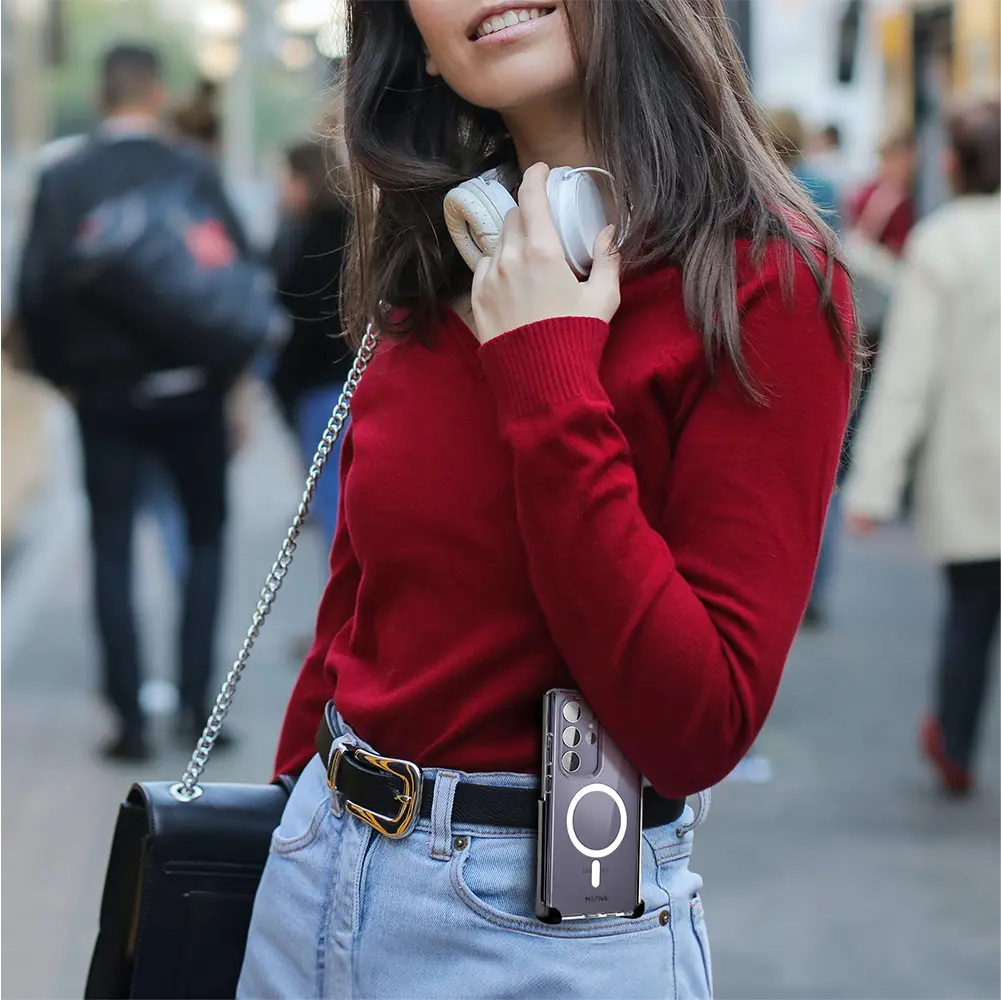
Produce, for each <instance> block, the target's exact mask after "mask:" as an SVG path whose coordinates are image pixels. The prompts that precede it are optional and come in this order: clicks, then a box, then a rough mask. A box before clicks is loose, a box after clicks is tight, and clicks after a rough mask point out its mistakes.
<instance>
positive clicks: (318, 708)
mask: <svg viewBox="0 0 1001 1000" xmlns="http://www.w3.org/2000/svg"><path fill="white" fill-rule="evenodd" d="M351 457H352V435H351V426H350V425H349V426H348V429H347V433H346V436H345V438H344V446H343V448H342V450H341V468H340V478H341V490H340V499H339V510H338V515H337V531H336V533H335V534H334V544H333V547H332V548H331V550H330V580H329V581H328V583H327V587H326V590H325V591H324V592H323V598H322V599H321V601H320V610H319V612H318V613H317V617H316V633H315V638H314V639H313V645H312V648H311V649H310V651H309V653H308V654H307V656H306V659H305V662H304V663H303V665H302V669H301V670H300V671H299V677H298V679H297V680H296V682H295V686H294V687H293V689H292V696H291V698H290V699H289V703H288V707H287V708H286V709H285V720H284V722H283V723H282V730H281V735H280V737H279V739H278V751H277V753H276V755H275V776H276V777H277V776H278V775H280V774H291V775H297V774H299V773H300V772H301V771H302V769H303V768H304V767H305V766H306V765H307V764H308V763H309V761H310V759H311V758H312V756H313V754H314V753H316V744H315V739H316V729H317V727H318V726H319V724H320V719H321V718H322V716H323V709H324V707H325V706H326V704H327V702H328V701H329V700H330V698H331V697H332V696H333V691H332V689H331V682H330V678H329V677H328V675H327V671H326V659H327V651H328V650H329V649H330V645H331V643H332V642H333V641H334V637H335V636H336V635H337V633H338V632H339V631H340V630H341V629H342V628H343V627H344V626H345V625H346V624H347V623H348V622H349V621H350V620H351V618H352V617H353V616H354V611H355V600H356V597H357V593H358V584H359V582H360V580H361V568H360V567H359V565H358V560H357V559H356V558H355V553H354V548H353V547H352V545H351V535H350V533H349V531H348V527H347V522H346V520H345V517H344V495H345V489H344V485H345V480H346V478H347V474H348V470H349V469H350V467H351Z"/></svg>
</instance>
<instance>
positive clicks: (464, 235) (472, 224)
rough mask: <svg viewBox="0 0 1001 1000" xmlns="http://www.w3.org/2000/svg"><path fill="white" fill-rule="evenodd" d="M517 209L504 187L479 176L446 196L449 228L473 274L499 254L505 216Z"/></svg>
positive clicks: (446, 223)
mask: <svg viewBox="0 0 1001 1000" xmlns="http://www.w3.org/2000/svg"><path fill="white" fill-rule="evenodd" d="M516 207H517V203H516V202H515V200H514V198H512V197H511V194H510V193H509V192H508V190H507V188H505V187H504V185H503V184H500V183H498V182H497V181H483V180H482V179H481V178H479V177H474V178H473V179H472V180H468V181H463V182H462V183H461V184H460V185H459V186H458V187H455V188H453V189H452V190H451V191H449V192H448V194H447V195H445V202H444V205H443V208H444V215H445V225H446V226H447V227H448V232H449V235H450V236H451V237H452V242H453V243H455V246H456V249H457V250H458V251H459V253H460V254H461V255H462V259H463V260H464V261H465V262H466V264H467V265H468V266H469V269H470V270H471V271H475V270H476V265H477V264H479V262H480V261H481V260H482V259H483V258H484V257H490V256H492V255H493V253H494V251H496V249H497V246H498V244H499V243H500V235H501V229H502V228H503V226H504V216H505V215H507V213H508V212H509V211H511V209H512V208H516Z"/></svg>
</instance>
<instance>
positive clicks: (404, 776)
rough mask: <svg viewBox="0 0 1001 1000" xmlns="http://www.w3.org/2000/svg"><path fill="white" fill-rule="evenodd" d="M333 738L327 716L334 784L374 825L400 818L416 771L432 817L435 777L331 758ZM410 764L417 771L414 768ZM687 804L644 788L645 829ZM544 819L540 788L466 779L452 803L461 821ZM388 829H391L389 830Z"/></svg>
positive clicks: (321, 736)
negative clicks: (504, 786)
mask: <svg viewBox="0 0 1001 1000" xmlns="http://www.w3.org/2000/svg"><path fill="white" fill-rule="evenodd" d="M333 743H334V738H333V736H332V735H331V732H330V728H329V726H328V725H327V720H326V719H323V720H322V721H321V723H320V728H319V729H318V730H317V733H316V749H317V751H318V752H319V754H320V758H321V759H322V760H323V762H324V766H325V767H327V777H328V780H329V778H330V771H331V769H333V771H334V774H333V788H334V789H335V790H336V791H337V792H339V793H340V794H341V795H342V796H343V797H344V798H345V799H346V800H347V802H349V803H350V804H351V805H353V806H354V807H355V808H354V809H351V812H353V813H355V814H356V815H358V814H360V813H363V814H368V815H362V818H363V819H368V818H369V817H370V816H372V815H373V814H374V818H375V820H376V822H374V823H372V825H373V826H376V828H377V829H382V827H383V824H382V823H381V822H380V820H382V819H384V818H386V817H399V816H400V815H401V813H402V812H403V811H405V804H406V801H409V799H410V796H409V795H408V794H407V793H408V792H411V791H413V790H414V789H411V788H408V787H407V785H408V782H409V781H410V780H411V775H413V780H414V781H417V780H419V781H420V782H421V787H420V809H419V812H418V815H420V817H421V818H422V819H429V818H430V816H431V806H432V803H433V801H434V785H435V783H434V779H433V778H425V777H423V776H422V775H420V772H419V769H417V768H415V767H414V765H412V764H407V763H406V762H405V761H399V760H396V759H394V758H386V757H378V756H376V755H371V754H368V753H367V751H359V750H357V748H352V747H345V752H344V753H342V754H338V755H336V759H335V760H333V761H331V759H330V749H331V747H332V746H333ZM410 768H413V772H410V771H409V769H410ZM401 803H403V805H401ZM684 809H685V800H684V799H665V798H664V797H663V796H662V795H659V794H658V793H657V792H655V791H654V790H653V789H652V788H650V787H649V786H647V787H646V788H644V789H643V827H644V829H652V828H653V827H657V826H664V825H665V824H666V823H673V822H674V821H675V820H676V819H677V818H678V817H679V816H680V815H681V814H682V812H684ZM413 818H414V819H416V817H413ZM538 818H539V790H538V788H537V787H536V788H502V787H498V786H496V785H481V784H477V783H476V782H473V781H460V782H459V783H458V784H457V785H456V786H455V799H454V801H453V804H452V822H453V823H455V824H461V825H467V826H501V827H513V828H518V829H534V828H535V827H536V825H537V824H538ZM383 832H388V831H387V830H385V829H383ZM391 835H392V834H391ZM396 835H399V834H396Z"/></svg>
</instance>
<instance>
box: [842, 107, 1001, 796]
mask: <svg viewBox="0 0 1001 1000" xmlns="http://www.w3.org/2000/svg"><path fill="white" fill-rule="evenodd" d="M949 139H950V149H949V151H948V153H947V170H948V172H949V174H950V176H951V180H952V184H953V188H954V190H955V193H956V197H955V198H954V199H953V200H952V201H951V202H949V203H948V204H946V205H944V206H943V207H942V208H940V209H938V211H936V212H934V213H933V214H931V215H930V216H929V217H928V218H927V219H925V220H924V221H923V222H921V223H920V224H919V225H918V226H917V228H915V230H914V232H913V234H912V236H911V238H910V240H909V241H908V243H907V244H906V248H905V251H904V265H903V270H902V274H901V278H900V283H899V285H898V287H897V291H896V293H895V295H894V299H893V306H892V309H891V312H890V317H889V324H888V328H887V337H886V342H885V344H884V347H883V352H882V356H881V359H880V363H879V369H878V371H877V373H876V378H875V381H874V383H873V388H872V391H871V393H870V397H869V402H868V405H867V408H866V413H865V417H864V419H863V421H862V425H861V428H860V432H859V435H858V439H857V442H856V445H855V451H854V467H853V470H852V472H851V474H850V477H849V480H848V484H847V486H846V489H845V503H846V508H847V511H848V515H849V518H850V521H851V523H852V524H853V526H854V527H855V529H856V530H859V531H870V530H872V529H873V528H874V527H876V525H878V524H880V523H883V522H886V521H891V520H893V519H894V518H895V517H896V516H897V514H898V513H899V512H900V507H901V500H902V497H903V494H904V489H905V485H906V482H907V479H908V472H909V470H910V469H911V468H912V466H913V461H912V460H913V459H914V458H915V457H916V458H917V466H916V474H915V489H914V513H915V517H916V519H917V523H918V526H919V529H920V531H921V535H922V538H923V540H924V542H925V545H926V546H927V548H928V549H929V551H930V552H931V553H932V555H933V556H934V557H935V558H936V559H937V560H938V561H939V562H940V563H941V564H942V566H943V569H944V571H945V578H946V586H947V588H948V595H949V596H948V611H947V613H946V619H945V624H944V627H943V629H942V637H941V652H940V654H939V663H938V677H937V686H936V694H935V709H934V712H933V713H932V715H931V716H930V717H929V718H928V719H926V720H925V722H924V723H923V725H922V729H921V742H922V745H923V748H924V751H925V753H926V755H927V756H928V758H929V759H930V761H931V763H932V765H933V766H934V768H935V770H936V773H937V776H938V779H939V782H940V784H941V786H942V788H943V789H945V790H946V791H948V792H954V793H959V794H962V793H965V792H968V791H969V790H970V787H971V783H972V762H973V756H974V752H975V748H976V737H977V730H978V723H979V720H980V717H981V714H982V708H983V695H984V689H985V686H986V682H987V672H988V666H989V663H990V660H989V656H988V654H989V652H990V648H991V643H992V641H993V636H994V634H995V632H996V630H997V624H998V615H999V611H1001V523H999V522H1001V492H999V490H1001V486H999V483H1001V432H999V427H1001V391H999V388H998V368H999V366H1001V292H999V289H998V270H999V269H1001V235H999V234H1001V200H999V197H998V185H999V177H1001V152H999V147H1001V112H999V105H998V103H997V102H990V103H985V104H979V105H977V106H975V107H972V108H969V109H966V110H965V111H963V112H961V113H959V114H957V115H956V116H955V117H954V118H953V119H952V121H951V123H950V126H949Z"/></svg>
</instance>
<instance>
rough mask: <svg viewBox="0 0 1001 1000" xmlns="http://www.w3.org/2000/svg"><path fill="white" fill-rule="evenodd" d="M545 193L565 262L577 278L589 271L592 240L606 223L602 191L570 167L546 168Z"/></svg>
mask: <svg viewBox="0 0 1001 1000" xmlns="http://www.w3.org/2000/svg"><path fill="white" fill-rule="evenodd" d="M546 194H547V196H548V197H549V207H550V209H551V211H552V214H553V224H554V225H555V226H556V232H557V234H558V235H559V238H560V244H561V245H562V247H563V255H564V256H565V257H566V260H567V263H568V264H569V265H570V267H571V269H572V270H573V271H574V272H575V273H576V275H577V276H578V277H579V278H586V277H587V275H588V274H589V273H590V271H591V264H592V263H593V259H594V257H593V255H594V241H595V240H596V239H597V237H598V234H599V233H600V232H601V230H602V229H604V227H605V226H606V225H607V220H606V218H605V207H604V205H603V203H602V200H601V192H600V191H599V190H598V186H597V185H596V184H595V183H594V180H593V178H592V177H591V176H590V175H589V174H587V173H583V172H581V171H577V170H574V169H573V168H572V167H556V168H555V169H553V170H550V171H549V177H548V179H547V180H546Z"/></svg>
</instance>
